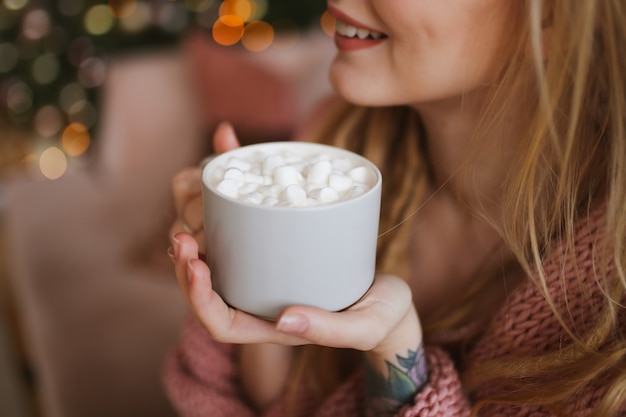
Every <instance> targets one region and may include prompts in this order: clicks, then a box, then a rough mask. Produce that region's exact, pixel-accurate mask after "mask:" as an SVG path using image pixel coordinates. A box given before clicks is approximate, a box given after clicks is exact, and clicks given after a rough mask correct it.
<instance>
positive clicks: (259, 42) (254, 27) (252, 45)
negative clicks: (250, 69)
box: [241, 20, 274, 52]
mask: <svg viewBox="0 0 626 417" xmlns="http://www.w3.org/2000/svg"><path fill="white" fill-rule="evenodd" d="M273 41H274V28H273V27H272V25H270V24H269V23H267V22H263V21H261V20H259V21H257V22H250V23H249V24H248V25H246V27H245V30H244V33H243V38H242V39H241V43H242V44H243V46H244V47H245V48H246V49H247V50H249V51H253V52H261V51H264V50H266V49H267V48H269V47H270V45H271V44H272V42H273Z"/></svg>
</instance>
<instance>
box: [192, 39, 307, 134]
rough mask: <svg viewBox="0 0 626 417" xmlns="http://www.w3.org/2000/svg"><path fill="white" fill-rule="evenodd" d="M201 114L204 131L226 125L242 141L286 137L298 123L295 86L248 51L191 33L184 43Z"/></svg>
mask: <svg viewBox="0 0 626 417" xmlns="http://www.w3.org/2000/svg"><path fill="white" fill-rule="evenodd" d="M183 51H184V54H185V58H186V59H187V62H188V64H189V68H190V72H191V74H190V75H191V77H192V85H194V86H196V87H197V88H196V91H197V93H198V96H199V104H200V106H201V107H202V108H201V109H200V111H199V113H200V114H201V116H202V117H203V121H204V123H205V124H206V125H207V127H209V128H210V127H213V126H215V124H216V123H219V122H221V121H224V120H227V121H230V122H231V123H232V124H233V125H234V127H235V130H236V132H237V133H238V135H239V137H240V140H241V141H242V143H247V142H261V141H267V140H287V139H290V137H291V135H292V133H293V130H294V128H295V124H296V118H297V114H296V112H297V101H296V97H295V93H294V91H293V87H292V86H291V85H290V84H289V83H288V82H287V81H286V80H283V79H281V78H280V77H279V76H278V75H277V74H274V73H273V72H272V71H271V70H269V69H268V68H265V67H263V66H262V65H260V64H259V63H255V62H254V61H253V58H254V56H253V55H251V54H253V53H252V52H247V51H245V50H242V49H240V47H238V46H231V47H224V46H221V45H218V44H216V43H215V42H213V40H212V39H211V38H210V37H209V35H206V34H203V33H201V32H194V33H191V34H190V35H189V36H187V37H186V38H185V40H184V41H183Z"/></svg>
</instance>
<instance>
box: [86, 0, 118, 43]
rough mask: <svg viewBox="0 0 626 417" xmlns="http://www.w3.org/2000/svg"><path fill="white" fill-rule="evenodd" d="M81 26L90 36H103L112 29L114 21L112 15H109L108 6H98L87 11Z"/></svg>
mask: <svg viewBox="0 0 626 417" xmlns="http://www.w3.org/2000/svg"><path fill="white" fill-rule="evenodd" d="M83 24H84V26H85V30H86V31H87V32H88V33H90V34H92V35H104V34H105V33H107V32H108V31H110V30H111V29H112V28H113V25H114V24H115V20H114V19H113V15H111V12H110V9H109V6H107V5H104V4H98V5H95V6H92V7H91V8H89V10H87V13H85V19H84V21H83Z"/></svg>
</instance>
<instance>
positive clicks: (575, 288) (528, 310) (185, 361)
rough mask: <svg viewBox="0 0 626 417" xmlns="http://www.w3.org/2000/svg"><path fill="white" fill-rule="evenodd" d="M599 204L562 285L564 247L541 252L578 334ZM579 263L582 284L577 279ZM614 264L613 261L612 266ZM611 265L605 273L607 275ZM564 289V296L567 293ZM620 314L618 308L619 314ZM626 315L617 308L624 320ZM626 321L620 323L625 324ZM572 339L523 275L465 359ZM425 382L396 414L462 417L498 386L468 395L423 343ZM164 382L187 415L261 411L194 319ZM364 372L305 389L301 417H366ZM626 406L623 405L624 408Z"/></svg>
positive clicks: (514, 410) (597, 385)
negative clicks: (330, 387)
mask: <svg viewBox="0 0 626 417" xmlns="http://www.w3.org/2000/svg"><path fill="white" fill-rule="evenodd" d="M603 214H604V207H599V208H597V209H595V210H594V211H593V212H591V213H590V216H589V217H588V218H587V219H584V220H582V221H580V222H579V224H578V225H577V230H576V247H575V259H573V257H568V259H567V260H566V261H565V269H564V270H563V272H564V277H565V282H564V283H562V280H561V277H560V271H561V270H562V259H563V256H564V253H565V252H566V251H565V247H564V246H562V247H558V248H556V249H555V250H554V251H553V252H552V253H551V254H549V256H547V257H546V259H545V262H544V268H545V270H546V273H547V280H548V286H549V288H550V291H551V293H552V296H553V298H554V300H555V303H556V306H557V308H559V309H560V310H561V312H562V315H563V317H564V319H565V321H566V322H567V323H568V324H570V325H572V326H573V328H574V329H576V332H577V333H578V334H584V333H585V331H587V330H588V329H589V328H590V327H591V325H592V324H593V323H592V320H593V318H592V315H591V314H590V312H591V311H593V309H594V306H595V305H600V302H601V301H602V291H601V288H599V287H598V285H597V283H596V280H595V279H594V274H593V268H594V265H595V264H594V262H593V259H592V250H593V248H594V247H597V246H594V244H596V245H597V244H600V245H601V243H602V242H603V238H604V236H603V230H604V229H603V226H604V223H603ZM576 268H577V269H578V271H579V272H580V274H581V276H582V278H583V279H582V282H579V280H578V278H577V277H576V272H575V271H576ZM611 268H613V266H611ZM612 271H613V269H611V270H610V271H609V272H610V273H611V272H612ZM566 295H567V300H566V298H565V296H566ZM622 313H623V312H622ZM624 316H626V314H621V317H622V318H624ZM625 324H626V323H621V326H622V330H623V329H624V325H625ZM570 340H571V339H570V337H569V336H568V335H567V333H566V332H565V331H564V330H562V328H561V325H560V324H559V322H558V321H557V319H556V318H555V316H554V314H553V313H552V311H551V310H550V308H549V306H548V303H547V302H546V301H545V299H544V296H543V295H542V294H541V292H540V291H539V290H538V289H537V287H536V286H535V285H534V284H533V283H532V282H531V281H530V280H528V281H527V282H524V283H522V284H520V285H519V286H518V287H516V288H515V289H514V290H513V291H512V292H511V293H510V295H509V297H508V298H507V300H506V301H505V303H504V305H503V306H502V307H501V309H500V311H499V313H498V314H497V315H495V316H494V317H493V320H492V321H491V323H490V324H489V325H488V326H487V328H486V329H485V330H484V332H483V333H482V335H481V336H480V338H479V340H478V342H477V343H476V345H475V346H474V348H473V349H472V351H471V352H470V354H469V355H468V357H467V359H466V361H467V362H466V363H471V362H474V361H479V362H480V361H484V360H488V359H505V358H512V357H522V356H527V355H532V354H541V353H545V352H551V351H555V350H557V349H558V348H559V346H564V345H566V344H567V343H569V342H570ZM426 356H427V361H428V365H429V368H428V369H429V371H430V375H429V382H428V384H427V385H426V386H425V388H423V389H422V391H421V392H419V393H418V394H417V395H416V396H415V398H414V401H413V402H412V403H411V404H408V405H407V406H406V407H404V408H403V409H402V410H401V411H400V412H399V413H398V416H404V417H413V416H420V417H435V416H437V417H452V416H454V417H459V416H468V415H469V413H470V409H471V402H472V401H476V400H478V399H480V398H481V396H484V395H485V393H487V392H490V391H493V390H494V389H495V390H497V389H498V388H499V387H497V386H485V387H483V388H481V389H480V390H478V392H476V393H474V394H473V395H472V399H471V400H470V399H468V397H467V396H466V394H465V392H464V391H463V387H462V386H461V382H460V379H459V374H458V372H457V369H455V366H454V364H453V362H452V360H451V359H450V357H449V355H448V354H447V353H446V351H445V350H444V349H443V348H442V347H438V346H427V347H426ZM164 380H165V385H166V389H167V392H168V394H169V397H170V399H171V401H172V403H173V404H174V406H175V408H176V409H177V411H178V413H179V414H180V415H181V416H184V417H200V416H202V417H209V416H210V417H220V416H229V417H230V416H238V417H252V416H257V415H258V414H257V413H256V412H255V411H254V410H253V409H252V408H251V407H250V405H249V404H248V403H247V402H246V401H245V399H244V398H245V397H244V395H243V394H242V390H241V387H240V385H239V384H238V369H237V363H236V346H232V345H225V344H219V343H216V342H214V341H212V340H211V339H210V337H209V336H208V334H207V332H206V331H205V330H204V329H203V328H202V327H201V326H200V325H199V324H198V323H197V322H196V321H195V320H194V319H191V318H190V319H189V320H188V321H187V322H186V323H185V327H184V329H183V333H182V337H181V340H180V342H179V344H178V345H177V346H176V347H175V348H174V349H173V350H172V352H171V354H170V355H169V357H168V358H167V361H166V364H165V369H164ZM603 383H604V381H603V379H602V378H598V379H597V380H596V381H593V382H592V383H590V384H588V386H587V387H586V388H585V389H584V391H583V392H579V393H577V394H576V395H575V396H573V397H572V398H571V400H570V401H567V402H566V403H564V404H563V408H562V411H563V414H564V415H568V416H569V415H571V416H577V417H582V416H587V415H589V414H590V413H591V411H592V410H593V408H594V406H595V405H596V404H597V403H598V401H599V400H600V399H601V398H602V396H603V394H604V392H605V391H606V387H605V386H603ZM363 404H364V378H363V372H362V371H358V372H355V373H354V374H353V375H352V376H351V377H350V378H348V379H347V380H346V381H345V382H344V383H343V385H341V386H340V387H339V389H337V390H336V391H335V392H334V393H333V394H332V395H331V396H330V397H328V398H326V399H325V400H324V401H323V402H322V403H321V404H319V403H316V402H315V401H314V400H313V399H312V398H311V396H310V395H307V393H306V392H304V393H303V394H302V396H301V398H300V402H299V404H298V409H299V410H300V414H299V415H300V416H303V417H323V416H328V417H330V416H333V417H353V416H354V417H356V416H363V415H364V408H363ZM625 412H626V409H625ZM481 415H484V416H489V417H495V416H499V417H505V416H506V417H522V416H524V417H531V416H532V417H543V416H550V415H551V414H550V412H549V411H548V410H546V409H544V408H542V407H536V406H526V407H511V406H505V405H495V406H491V407H490V408H488V409H485V410H483V412H482V413H481ZM262 416H263V417H283V416H285V400H284V399H281V400H278V401H277V402H276V403H274V404H273V406H272V407H270V409H269V410H267V411H266V412H265V413H263V414H262Z"/></svg>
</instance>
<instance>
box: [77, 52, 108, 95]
mask: <svg viewBox="0 0 626 417" xmlns="http://www.w3.org/2000/svg"><path fill="white" fill-rule="evenodd" d="M106 75H107V65H106V63H105V62H104V60H103V59H101V58H96V57H91V58H87V59H85V60H84V61H83V62H82V63H81V64H80V67H79V68H78V82H80V84H81V85H82V86H83V87H86V88H94V87H98V86H100V85H101V84H102V83H103V82H104V80H105V79H106Z"/></svg>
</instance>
